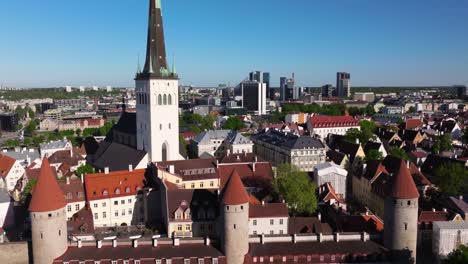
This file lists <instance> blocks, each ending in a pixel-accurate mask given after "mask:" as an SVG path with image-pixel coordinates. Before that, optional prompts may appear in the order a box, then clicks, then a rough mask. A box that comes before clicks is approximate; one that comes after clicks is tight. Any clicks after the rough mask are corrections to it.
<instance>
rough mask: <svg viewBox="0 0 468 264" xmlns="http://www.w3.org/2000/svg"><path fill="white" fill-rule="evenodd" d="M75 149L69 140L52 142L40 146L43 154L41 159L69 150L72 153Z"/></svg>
mask: <svg viewBox="0 0 468 264" xmlns="http://www.w3.org/2000/svg"><path fill="white" fill-rule="evenodd" d="M72 149H73V146H72V144H71V142H70V141H68V140H67V139H63V140H57V141H51V142H46V143H42V144H39V150H40V153H41V159H42V158H44V157H45V158H48V157H50V156H51V155H52V154H54V153H55V152H57V151H60V150H68V151H71V150H72Z"/></svg>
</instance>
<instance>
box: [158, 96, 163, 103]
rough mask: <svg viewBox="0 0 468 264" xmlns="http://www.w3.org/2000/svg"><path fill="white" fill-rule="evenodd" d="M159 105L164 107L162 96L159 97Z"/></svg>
mask: <svg viewBox="0 0 468 264" xmlns="http://www.w3.org/2000/svg"><path fill="white" fill-rule="evenodd" d="M158 105H162V95H158Z"/></svg>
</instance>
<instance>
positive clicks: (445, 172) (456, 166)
mask: <svg viewBox="0 0 468 264" xmlns="http://www.w3.org/2000/svg"><path fill="white" fill-rule="evenodd" d="M434 183H435V184H436V185H437V186H438V187H439V188H440V190H441V191H442V192H444V193H447V194H451V195H457V194H461V193H466V192H468V170H467V169H466V168H465V167H464V166H463V165H462V164H460V163H454V162H450V163H444V164H441V165H439V166H438V167H437V168H436V170H435V172H434Z"/></svg>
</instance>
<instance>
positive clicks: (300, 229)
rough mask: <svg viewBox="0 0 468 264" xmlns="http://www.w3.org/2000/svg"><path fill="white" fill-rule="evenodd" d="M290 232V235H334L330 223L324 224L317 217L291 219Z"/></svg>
mask: <svg viewBox="0 0 468 264" xmlns="http://www.w3.org/2000/svg"><path fill="white" fill-rule="evenodd" d="M288 230H289V233H290V234H304V233H317V234H318V233H323V234H331V233H333V229H332V228H331V227H330V225H329V224H328V223H322V222H321V221H320V220H319V219H318V218H317V217H290V218H289V221H288Z"/></svg>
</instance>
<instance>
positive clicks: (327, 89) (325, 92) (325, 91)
mask: <svg viewBox="0 0 468 264" xmlns="http://www.w3.org/2000/svg"><path fill="white" fill-rule="evenodd" d="M333 91H335V88H333V85H331V84H325V85H324V86H322V97H333Z"/></svg>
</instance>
